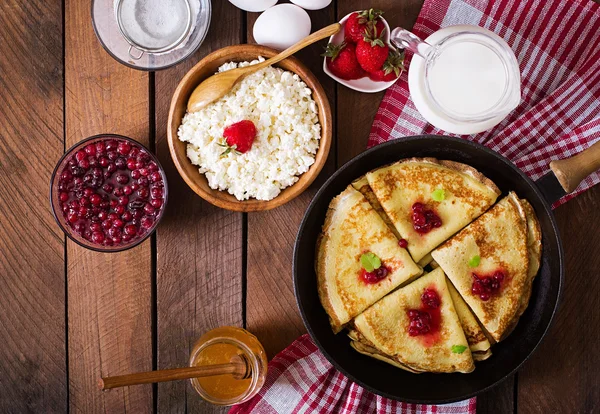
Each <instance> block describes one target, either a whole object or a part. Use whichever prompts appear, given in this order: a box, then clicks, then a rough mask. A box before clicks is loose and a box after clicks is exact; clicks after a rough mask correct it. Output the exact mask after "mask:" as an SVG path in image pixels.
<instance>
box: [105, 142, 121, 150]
mask: <svg viewBox="0 0 600 414" xmlns="http://www.w3.org/2000/svg"><path fill="white" fill-rule="evenodd" d="M117 146H118V144H117V141H115V140H114V139H110V140H108V141H106V150H107V151H114V150H116V149H117Z"/></svg>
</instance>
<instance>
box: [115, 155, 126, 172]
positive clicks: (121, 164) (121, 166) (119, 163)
mask: <svg viewBox="0 0 600 414" xmlns="http://www.w3.org/2000/svg"><path fill="white" fill-rule="evenodd" d="M115 165H116V167H117V168H118V169H119V170H124V169H126V168H127V161H125V158H122V157H119V158H117V159H116V160H115Z"/></svg>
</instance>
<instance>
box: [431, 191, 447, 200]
mask: <svg viewBox="0 0 600 414" xmlns="http://www.w3.org/2000/svg"><path fill="white" fill-rule="evenodd" d="M431 198H433V200H434V201H438V202H439V201H444V199H445V198H446V192H445V191H444V190H442V189H441V188H438V189H437V190H435V191H434V192H433V193H431Z"/></svg>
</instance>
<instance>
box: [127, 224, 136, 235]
mask: <svg viewBox="0 0 600 414" xmlns="http://www.w3.org/2000/svg"><path fill="white" fill-rule="evenodd" d="M124 231H125V234H126V235H129V236H135V234H136V233H137V227H135V226H134V225H133V224H128V225H127V226H125V229H124Z"/></svg>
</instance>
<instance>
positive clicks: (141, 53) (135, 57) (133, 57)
mask: <svg viewBox="0 0 600 414" xmlns="http://www.w3.org/2000/svg"><path fill="white" fill-rule="evenodd" d="M133 49H135V50H137V51H138V52H140V54H139V55H138V56H134V55H133V54H132V53H131V51H132V50H133ZM129 56H131V58H132V59H133V60H140V59H141V58H142V56H144V51H143V50H139V49H136V48H134V47H133V46H132V45H130V46H129Z"/></svg>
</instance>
